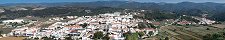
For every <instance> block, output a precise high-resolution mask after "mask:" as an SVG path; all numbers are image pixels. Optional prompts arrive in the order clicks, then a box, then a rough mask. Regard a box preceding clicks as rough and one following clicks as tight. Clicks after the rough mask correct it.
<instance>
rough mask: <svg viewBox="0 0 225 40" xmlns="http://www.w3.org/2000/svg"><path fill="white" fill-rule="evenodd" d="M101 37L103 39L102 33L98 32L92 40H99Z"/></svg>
mask: <svg viewBox="0 0 225 40" xmlns="http://www.w3.org/2000/svg"><path fill="white" fill-rule="evenodd" d="M102 37H103V32H100V31H99V32H96V33H94V38H97V39H100V38H102Z"/></svg>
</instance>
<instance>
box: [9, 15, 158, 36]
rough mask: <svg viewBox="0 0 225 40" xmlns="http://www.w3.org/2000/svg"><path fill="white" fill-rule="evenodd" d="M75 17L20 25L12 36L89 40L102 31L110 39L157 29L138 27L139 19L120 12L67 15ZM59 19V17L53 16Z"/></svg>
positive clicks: (156, 32)
mask: <svg viewBox="0 0 225 40" xmlns="http://www.w3.org/2000/svg"><path fill="white" fill-rule="evenodd" d="M67 17H69V18H75V19H73V20H69V21H67V22H56V23H54V24H52V25H50V26H48V27H21V28H16V29H14V30H12V32H11V33H10V35H12V36H28V37H29V38H39V39H41V38H42V37H52V36H54V37H55V39H65V37H68V36H72V39H82V40H91V39H93V36H95V35H94V33H96V32H103V34H104V35H108V37H109V38H110V39H112V40H125V37H124V36H123V34H124V33H128V32H129V33H136V32H143V31H147V32H145V33H146V34H147V33H148V32H153V33H154V34H153V35H151V36H154V35H156V34H158V30H157V29H154V28H145V29H138V28H136V27H137V26H138V23H139V22H143V20H141V19H135V18H133V15H129V14H127V15H121V14H120V12H115V13H106V14H99V15H96V16H82V17H75V16H67ZM53 19H54V20H61V18H53Z"/></svg>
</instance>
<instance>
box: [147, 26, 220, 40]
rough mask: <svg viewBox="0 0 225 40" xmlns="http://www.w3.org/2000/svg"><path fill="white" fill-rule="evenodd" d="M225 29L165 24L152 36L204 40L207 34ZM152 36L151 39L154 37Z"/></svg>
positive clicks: (172, 39)
mask: <svg viewBox="0 0 225 40" xmlns="http://www.w3.org/2000/svg"><path fill="white" fill-rule="evenodd" d="M207 29H208V30H207ZM222 31H224V29H221V28H215V27H210V26H175V25H172V26H164V27H161V28H160V29H159V34H158V35H157V36H154V37H152V38H158V39H165V38H166V37H169V39H170V40H203V36H204V35H206V34H213V33H218V32H222ZM152 38H150V39H152Z"/></svg>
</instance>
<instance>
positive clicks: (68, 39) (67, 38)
mask: <svg viewBox="0 0 225 40" xmlns="http://www.w3.org/2000/svg"><path fill="white" fill-rule="evenodd" d="M65 40H73V39H72V37H71V36H69V37H66V38H65Z"/></svg>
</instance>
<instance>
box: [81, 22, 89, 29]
mask: <svg viewBox="0 0 225 40" xmlns="http://www.w3.org/2000/svg"><path fill="white" fill-rule="evenodd" d="M87 25H88V24H87V23H84V24H80V26H82V27H83V28H85V27H87Z"/></svg>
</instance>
